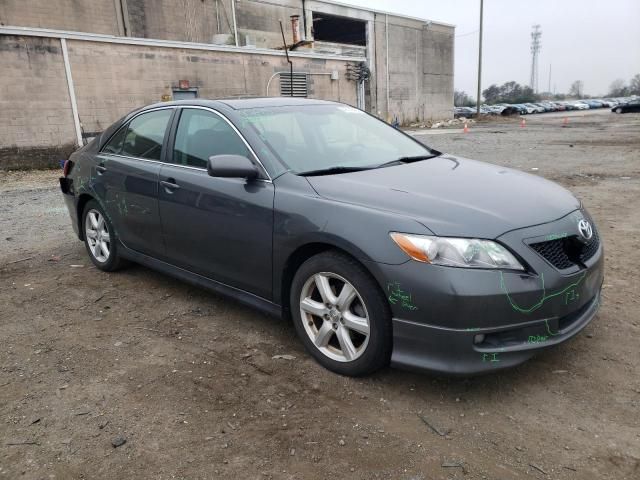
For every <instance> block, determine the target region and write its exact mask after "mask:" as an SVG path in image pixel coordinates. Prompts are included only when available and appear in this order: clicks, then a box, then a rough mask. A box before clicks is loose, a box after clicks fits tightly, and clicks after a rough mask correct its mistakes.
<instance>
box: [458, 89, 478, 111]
mask: <svg viewBox="0 0 640 480" xmlns="http://www.w3.org/2000/svg"><path fill="white" fill-rule="evenodd" d="M475 104H476V102H475V100H474V99H473V98H471V97H470V96H469V95H467V92H463V91H462V90H455V91H454V92H453V105H454V106H456V107H472V106H474V105H475Z"/></svg>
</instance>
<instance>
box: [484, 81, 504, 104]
mask: <svg viewBox="0 0 640 480" xmlns="http://www.w3.org/2000/svg"><path fill="white" fill-rule="evenodd" d="M482 96H483V97H484V100H485V102H487V103H497V99H498V98H499V97H500V87H498V86H497V85H495V84H494V85H491V86H490V87H489V88H486V89H484V90H483V91H482Z"/></svg>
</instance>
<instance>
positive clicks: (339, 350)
mask: <svg viewBox="0 0 640 480" xmlns="http://www.w3.org/2000/svg"><path fill="white" fill-rule="evenodd" d="M300 318H301V319H302V323H303V325H304V329H305V332H306V333H307V335H308V336H309V338H310V339H311V342H312V343H313V344H314V345H315V347H316V348H317V349H318V350H320V352H322V353H323V354H324V355H325V356H327V357H329V358H331V359H333V360H336V361H338V362H352V361H354V360H356V359H357V358H359V357H360V356H361V355H362V354H363V353H364V352H365V350H366V348H367V345H368V343H369V335H370V324H369V315H368V313H367V308H366V306H365V304H364V302H363V300H362V297H361V296H360V294H359V293H358V291H357V290H356V289H355V287H354V286H353V285H352V284H351V283H349V281H347V280H346V279H345V278H343V277H341V276H340V275H337V274H335V273H330V272H320V273H317V274H315V275H313V276H311V277H310V278H309V279H308V280H307V281H306V282H305V284H304V286H303V287H302V292H301V293H300Z"/></svg>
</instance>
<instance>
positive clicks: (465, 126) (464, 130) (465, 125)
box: [462, 122, 469, 133]
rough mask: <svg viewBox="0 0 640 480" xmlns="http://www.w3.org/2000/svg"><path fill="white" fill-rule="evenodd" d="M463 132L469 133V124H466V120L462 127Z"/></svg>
mask: <svg viewBox="0 0 640 480" xmlns="http://www.w3.org/2000/svg"><path fill="white" fill-rule="evenodd" d="M462 131H463V133H469V126H468V125H467V122H464V128H463V129H462Z"/></svg>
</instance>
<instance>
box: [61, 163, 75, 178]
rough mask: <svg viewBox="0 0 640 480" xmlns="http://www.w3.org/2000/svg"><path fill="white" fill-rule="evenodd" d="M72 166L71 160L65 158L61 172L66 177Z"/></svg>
mask: <svg viewBox="0 0 640 480" xmlns="http://www.w3.org/2000/svg"><path fill="white" fill-rule="evenodd" d="M72 167H73V162H72V161H71V160H65V161H64V166H63V167H62V174H63V175H64V176H65V177H66V176H67V175H69V172H71V168H72Z"/></svg>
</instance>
